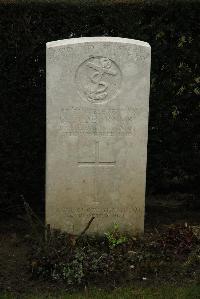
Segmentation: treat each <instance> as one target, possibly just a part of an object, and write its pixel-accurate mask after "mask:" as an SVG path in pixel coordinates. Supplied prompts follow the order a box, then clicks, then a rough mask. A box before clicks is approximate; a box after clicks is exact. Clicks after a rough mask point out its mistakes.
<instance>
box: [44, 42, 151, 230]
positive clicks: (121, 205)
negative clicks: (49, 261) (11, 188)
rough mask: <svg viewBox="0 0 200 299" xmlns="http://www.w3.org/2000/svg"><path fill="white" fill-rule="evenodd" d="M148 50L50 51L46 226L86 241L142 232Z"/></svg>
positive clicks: (58, 47) (113, 45)
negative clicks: (85, 236)
mask: <svg viewBox="0 0 200 299" xmlns="http://www.w3.org/2000/svg"><path fill="white" fill-rule="evenodd" d="M150 60H151V58H150V46H149V44H147V43H145V42H142V41H137V40H133V39H125V38H118V37H89V38H86V37H85V38H76V39H67V40H60V41H53V42H49V43H47V159H46V222H47V223H48V224H50V225H51V226H52V227H54V228H59V229H62V230H65V231H67V232H69V233H75V234H77V233H80V232H81V231H82V230H83V229H84V228H85V227H86V225H87V223H88V222H89V220H90V219H91V218H92V217H95V218H94V220H93V222H92V223H91V225H90V227H89V229H88V233H93V232H98V233H104V232H106V231H108V230H109V229H110V228H112V227H113V225H114V224H118V225H119V229H120V230H122V231H126V232H129V233H131V234H137V233H141V232H142V231H143V229H144V208H145V181H146V160H147V136H148V106H149V105H148V102H149V82H150Z"/></svg>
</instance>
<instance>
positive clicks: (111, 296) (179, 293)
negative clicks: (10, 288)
mask: <svg viewBox="0 0 200 299" xmlns="http://www.w3.org/2000/svg"><path fill="white" fill-rule="evenodd" d="M17 298H18V299H19V298H20V299H56V298H58V299H84V298H87V299H95V298H96V299H200V285H196V284H195V285H189V286H184V287H174V286H173V287H172V286H161V287H159V288H139V289H135V288H130V287H129V288H118V289H115V290H113V291H110V292H108V291H105V290H101V289H93V290H89V291H84V292H82V293H74V294H67V293H61V294H57V295H53V296H52V295H48V294H37V295H24V296H22V294H20V295H18V296H17V295H12V294H4V295H0V299H17Z"/></svg>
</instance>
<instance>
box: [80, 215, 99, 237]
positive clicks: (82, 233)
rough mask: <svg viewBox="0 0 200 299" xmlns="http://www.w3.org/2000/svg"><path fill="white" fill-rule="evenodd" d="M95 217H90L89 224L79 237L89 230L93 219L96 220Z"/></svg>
mask: <svg viewBox="0 0 200 299" xmlns="http://www.w3.org/2000/svg"><path fill="white" fill-rule="evenodd" d="M94 218H95V217H92V218H91V219H90V221H89V222H88V224H87V225H86V227H85V228H84V230H83V231H82V232H81V233H80V235H79V236H78V238H77V239H79V238H80V237H81V236H82V235H84V234H85V232H86V231H87V230H88V228H89V227H90V225H91V223H92V221H93V220H94Z"/></svg>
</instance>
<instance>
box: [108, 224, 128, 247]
mask: <svg viewBox="0 0 200 299" xmlns="http://www.w3.org/2000/svg"><path fill="white" fill-rule="evenodd" d="M105 236H106V239H107V241H108V245H109V248H110V249H113V248H114V247H116V246H117V245H120V244H123V243H126V242H127V237H126V236H123V235H122V234H121V233H120V232H119V225H118V224H114V227H113V230H112V231H110V232H107V233H105Z"/></svg>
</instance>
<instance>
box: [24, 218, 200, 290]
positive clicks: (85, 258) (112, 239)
mask: <svg viewBox="0 0 200 299" xmlns="http://www.w3.org/2000/svg"><path fill="white" fill-rule="evenodd" d="M31 226H33V222H31ZM37 230H38V232H39V231H40V232H41V226H38V225H36V226H35V228H34V229H33V234H31V236H30V238H29V239H28V240H27V242H29V244H30V254H29V261H30V262H29V266H30V267H29V269H30V272H31V273H32V277H33V278H34V279H40V278H43V279H47V280H52V281H57V282H63V283H65V284H66V285H67V286H70V287H74V286H83V285H86V284H88V283H90V282H92V283H93V284H98V283H99V282H101V283H110V284H113V283H117V282H119V283H120V282H125V281H135V280H137V279H143V278H144V279H147V278H148V279H149V277H151V279H156V278H157V277H159V276H161V277H165V279H170V277H171V276H172V275H173V279H175V277H176V276H181V277H184V276H187V278H188V277H191V278H192V279H193V280H195V281H198V280H199V279H200V273H199V270H198V266H197V265H199V262H200V260H199V246H200V240H199V239H198V238H197V237H196V235H195V234H194V233H193V232H192V230H191V228H190V227H189V226H182V225H175V226H170V227H168V228H167V229H166V230H164V231H162V232H158V231H156V233H154V234H149V233H148V234H147V235H146V236H145V237H143V238H138V239H136V238H131V237H130V236H128V235H122V234H121V233H120V230H119V227H118V226H117V225H115V226H114V229H113V230H112V231H111V232H109V233H105V235H104V236H94V235H93V236H86V235H79V236H75V235H71V234H67V233H62V232H61V231H58V230H54V229H50V227H44V230H43V234H41V233H40V235H38V233H35V232H36V231H37ZM197 262H198V263H197ZM194 269H195V271H193V270H194Z"/></svg>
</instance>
